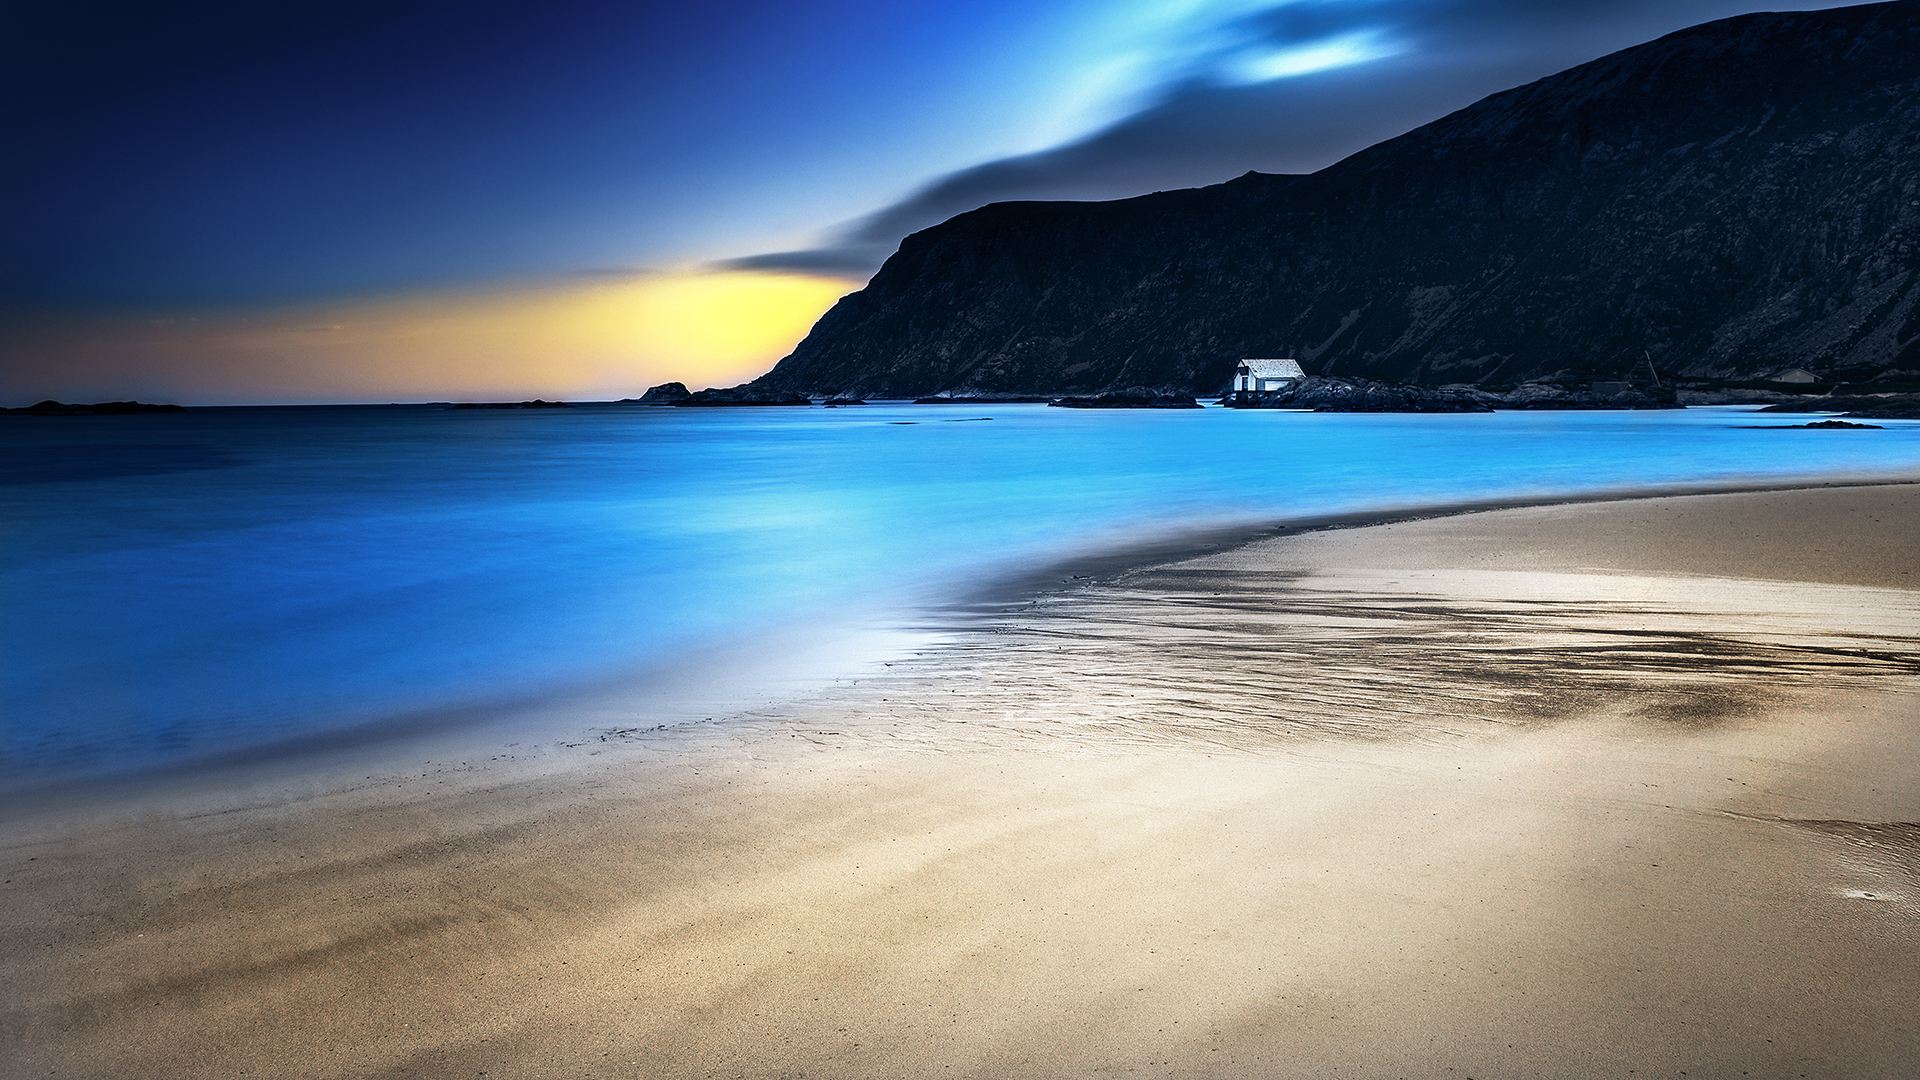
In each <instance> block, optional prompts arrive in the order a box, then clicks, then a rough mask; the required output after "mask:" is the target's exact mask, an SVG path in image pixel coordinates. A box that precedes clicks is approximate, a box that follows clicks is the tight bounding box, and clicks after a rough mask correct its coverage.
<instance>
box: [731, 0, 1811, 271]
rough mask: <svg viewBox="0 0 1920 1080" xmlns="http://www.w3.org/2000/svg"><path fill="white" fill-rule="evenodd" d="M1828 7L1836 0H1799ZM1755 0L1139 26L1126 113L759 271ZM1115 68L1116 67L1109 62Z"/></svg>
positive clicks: (1335, 144) (1172, 166)
mask: <svg viewBox="0 0 1920 1080" xmlns="http://www.w3.org/2000/svg"><path fill="white" fill-rule="evenodd" d="M1796 6H1804V7H1837V6H1842V3H1841V0H1827V2H1818V0H1816V2H1812V3H1803V4H1798V5H1796ZM1765 7H1766V5H1764V4H1757V3H1752V2H1750V0H1561V2H1558V3H1542V2H1540V0H1288V2H1283V3H1272V2H1271V0H1268V2H1265V3H1258V4H1244V3H1235V2H1232V0H1224V2H1221V3H1202V4H1197V5H1192V6H1189V7H1188V8H1186V9H1184V10H1182V11H1181V12H1179V13H1178V17H1177V18H1172V19H1169V20H1163V21H1162V22H1161V23H1158V24H1152V25H1148V24H1142V26H1141V27H1140V28H1139V34H1138V35H1136V37H1137V38H1142V39H1144V38H1149V37H1150V38H1151V39H1152V41H1153V42H1155V43H1157V44H1154V45H1153V46H1152V47H1151V48H1149V46H1147V45H1143V44H1140V43H1139V42H1138V41H1136V42H1135V44H1134V45H1132V46H1130V47H1131V48H1132V49H1133V51H1132V52H1129V53H1127V54H1126V55H1125V56H1124V57H1123V59H1124V61H1125V62H1124V63H1120V61H1116V64H1118V65H1119V68H1124V69H1125V70H1126V71H1127V72H1128V73H1129V75H1130V77H1132V78H1134V79H1136V80H1141V79H1144V80H1147V81H1146V82H1144V83H1141V84H1139V85H1140V86H1141V87H1142V88H1141V89H1139V90H1137V91H1136V93H1135V95H1134V101H1135V105H1134V107H1133V108H1132V109H1131V111H1129V112H1128V113H1127V114H1126V115H1124V116H1122V117H1121V118H1119V119H1118V120H1115V121H1113V122H1112V123H1110V124H1107V125H1106V126H1104V127H1103V128H1101V129H1099V130H1097V131H1095V132H1093V133H1092V134H1090V135H1086V136H1084V137H1081V138H1077V139H1074V140H1072V141H1069V142H1066V143H1064V144H1063V145H1059V146H1056V147H1054V148H1051V149H1048V150H1044V151H1041V152H1038V153H1033V154H1026V155H1022V156H1019V157H1011V158H1004V159H1001V160H998V161H991V162H987V163H985V164H982V165H977V166H974V167H972V168H969V169H963V170H961V171H959V172H955V173H950V174H948V175H946V176H943V177H940V178H939V179H937V180H935V181H933V182H932V183H930V184H928V185H927V186H925V187H924V188H922V189H921V190H919V191H917V192H915V193H913V194H911V195H909V196H907V197H906V198H904V199H901V200H900V201H898V202H896V203H894V204H892V205H890V206H887V207H884V208H882V209H880V210H878V211H876V212H874V213H873V214H871V215H869V216H867V217H865V218H862V219H860V220H857V221H854V222H851V223H849V224H847V225H845V226H842V227H841V228H839V229H837V230H834V231H832V232H831V233H830V234H829V236H828V238H827V240H826V242H824V243H822V244H820V245H819V246H817V247H813V248H808V249H805V250H800V251H786V252H775V253H771V254H764V255H755V256H750V257H747V258H744V259H737V260H733V261H732V262H731V263H729V265H732V266H739V267H750V268H756V269H791V270H799V271H804V272H822V271H830V272H833V273H838V274H850V275H865V274H871V273H872V272H873V271H874V270H876V269H878V268H879V266H880V264H881V263H882V262H883V261H885V259H886V258H887V256H888V255H890V254H892V252H893V251H894V250H895V249H896V248H897V247H898V245H899V242H900V239H901V238H902V237H904V236H906V235H907V234H909V233H912V232H914V231H917V230H919V229H924V228H927V227H929V226H932V225H935V224H938V223H939V222H941V221H944V220H946V219H947V218H949V217H952V216H953V215H955V214H959V213H963V212H965V211H967V210H971V209H974V208H975V207H978V206H981V205H984V204H986V203H990V202H1003V201H1009V200H1020V199H1113V198H1124V197H1127V196H1131V195H1139V194H1144V193H1146V192H1150V191H1156V190H1164V189H1169V188H1178V187H1191V186H1197V185H1202V184H1209V183H1217V182H1219V181H1222V180H1227V179H1231V178H1232V177H1234V176H1237V175H1239V174H1240V173H1243V172H1246V171H1248V170H1250V169H1251V170H1256V171H1260V172H1312V171H1315V170H1317V169H1320V168H1323V167H1325V166H1327V165H1330V164H1332V163H1333V162H1335V161H1338V160H1339V159H1341V158H1343V157H1345V156H1347V155H1348V154H1352V153H1354V152H1356V151H1359V150H1362V149H1364V148H1366V147H1367V146H1370V145H1372V144H1374V143H1376V142H1379V141H1381V140H1383V139H1387V138H1391V137H1393V136H1395V135H1398V134H1401V133H1403V132H1405V131H1409V130H1411V129H1413V128H1415V127H1418V126H1419V125H1421V124H1423V123H1426V122H1428V121H1431V120H1435V119H1438V118H1439V117H1441V116H1443V115H1445V114H1447V113H1449V112H1452V111H1453V110H1455V109H1459V108H1462V107H1465V106H1467V105H1469V104H1472V103H1473V102H1474V101H1476V100H1478V99H1479V98H1481V97H1484V96H1486V95H1488V94H1491V93H1495V92H1497V91H1500V90H1503V89H1506V88H1508V87H1511V86H1515V85H1519V84H1521V83H1524V82H1527V81H1529V80H1532V79H1536V78H1540V77H1543V76H1546V75H1550V74H1552V73H1553V72H1556V71H1559V70H1563V69H1565V68H1567V67H1571V66H1573V65H1575V64H1578V63H1582V62H1584V61H1586V60H1590V59H1593V58H1595V57H1598V56H1602V55H1605V54H1606V53H1609V52H1613V51H1616V50H1618V49H1622V48H1626V47H1628V46H1631V45H1634V44H1638V43H1639V42H1642V41H1646V40H1650V39H1652V38H1655V37H1658V36H1660V35H1661V34H1664V33H1669V32H1671V31H1674V30H1678V29H1681V28H1683V27H1685V26H1689V25H1693V24H1695V23H1699V22H1704V21H1708V20H1711V19H1715V18H1721V17H1726V16H1731V15H1737V14H1742V13H1745V12H1748V11H1755V10H1762V9H1764V8H1765ZM1116 70H1118V68H1116Z"/></svg>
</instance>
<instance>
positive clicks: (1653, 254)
mask: <svg viewBox="0 0 1920 1080" xmlns="http://www.w3.org/2000/svg"><path fill="white" fill-rule="evenodd" d="M1248 356H1294V357H1298V358H1299V359H1300V360H1301V362H1302V364H1303V365H1304V366H1305V367H1306V369H1307V371H1308V372H1309V373H1311V374H1316V375H1336V374H1337V375H1345V376H1355V377H1364V378H1370V379H1375V380H1389V381H1399V382H1411V383H1420V384H1427V385H1438V384H1443V383H1475V384H1480V385H1507V386H1511V385H1514V384H1518V383H1521V382H1524V381H1527V380H1532V379H1556V378H1557V379H1563V380H1578V379H1587V378H1613V377H1617V375H1618V374H1619V373H1620V372H1621V371H1623V370H1624V369H1626V368H1627V367H1628V366H1629V365H1632V364H1634V363H1637V362H1639V361H1640V360H1641V359H1642V358H1643V357H1650V358H1651V359H1652V360H1653V362H1654V364H1655V365H1656V366H1657V367H1658V369H1659V371H1660V372H1661V373H1662V374H1663V375H1675V374H1677V375H1683V376H1693V377H1697V378H1703V379H1705V378H1719V379H1754V378H1764V377H1765V376H1766V375H1768V374H1769V373H1771V372H1774V371H1777V370H1779V369H1781V368H1785V367H1790V366H1791V367H1803V368H1808V369H1810V370H1814V371H1817V372H1820V373H1821V375H1822V377H1823V378H1828V379H1858V378H1866V377H1871V376H1872V375H1873V374H1874V373H1876V372H1879V371H1882V370H1885V369H1888V368H1894V367H1903V368H1916V367H1920V0H1901V2H1897V3H1888V4H1877V5H1868V6H1863V7H1854V8H1841V9H1834V10H1829V11H1820V12H1804V13H1787V14H1760V15H1748V16H1742V17H1739V18H1734V19H1727V20H1723V21H1719V22H1714V23H1708V24H1705V25H1702V26H1698V27H1694V28H1692V29H1689V30H1685V31H1681V32H1680V33H1676V34H1672V35H1670V36H1668V37H1665V38H1661V39H1659V40H1658V41H1654V42H1650V43H1648V44H1645V45H1641V46H1637V47H1635V48H1632V49H1628V50H1625V51H1623V52H1620V53H1616V54H1614V55H1612V56H1608V57H1604V58H1602V59H1600V60H1596V61H1594V62H1592V63H1589V64H1585V65H1582V66H1580V67H1577V68H1573V69H1571V70H1569V71H1566V72H1562V73H1561V74H1559V75H1555V76H1552V77H1550V78H1547V79H1543V80H1541V81H1539V82H1536V83H1532V84H1530V85H1527V86H1523V87H1520V88H1518V89H1514V90H1510V91H1507V92H1505V93H1501V94H1496V95H1494V96H1492V97H1489V98H1487V99H1485V100H1483V101H1480V102H1479V103H1477V104H1475V105H1472V106H1470V107H1468V108H1466V109H1463V110H1461V111H1460V112H1457V113H1454V114H1452V115H1450V116H1447V117H1445V118H1443V119H1441V120H1438V121H1435V122H1434V123H1432V124H1429V125H1427V126H1425V127H1422V128H1419V129H1417V130H1415V131H1413V132H1410V133H1408V134H1406V135H1404V136H1401V137H1399V138H1397V139H1393V140H1390V141H1388V142H1385V143H1381V144H1379V145H1377V146H1374V147H1372V148H1369V149H1367V150H1365V151H1362V152H1361V153H1359V154H1356V155H1354V156H1352V157H1350V158H1347V159H1346V160H1344V161H1341V162H1339V163H1337V164H1335V165H1332V166H1330V167H1328V168H1326V169H1323V170H1321V171H1320V172H1317V173H1314V174H1312V175H1309V176H1273V175H1261V174H1255V173H1249V174H1247V175H1245V176H1242V177H1240V178H1239V179H1237V180H1233V181H1230V182H1228V183H1224V184H1219V185H1216V186H1213V187H1207V188H1200V189H1195V190H1187V191H1170V192H1161V193H1157V194H1153V195H1147V196H1143V197H1140V198H1136V199H1128V200H1123V201H1119V202H1110V203H1002V204H995V205H992V206H987V207H983V208H981V209H979V210H975V211H973V212H971V213H967V214H962V215H960V216H959V217H956V218H954V219H952V220H950V221H948V222H946V223H944V224H942V225H939V226H936V227H934V228H932V229H928V230H926V231H924V232H920V233H916V234H914V235H913V236H910V237H908V238H907V239H906V240H905V241H904V242H903V243H902V244H901V247H900V250H899V252H898V253H896V254H895V255H894V256H893V257H892V258H891V259H890V260H888V262H887V264H886V265H885V266H884V267H883V268H882V269H881V271H880V272H879V274H878V275H876V276H875V277H874V279H873V281H872V282H871V283H870V284H869V285H868V287H867V288H866V289H864V290H862V291H860V292H857V293H854V294H853V295H851V296H848V297H846V298H845V299H843V300H842V301H840V303H839V304H838V305H836V306H835V307H834V308H833V310H832V311H830V312H828V313H827V315H826V316H825V317H823V318H822V319H821V320H820V322H819V323H818V324H817V325H816V326H815V327H814V329H813V332H812V333H811V334H809V335H808V337H807V338H806V340H805V341H803V342H802V343H801V344H800V346H799V347H798V348H797V349H796V350H795V351H794V352H793V354H792V355H790V356H788V357H787V358H786V359H784V360H782V361H781V362H780V363H779V365H778V366H776V367H775V368H774V369H773V370H772V371H771V372H769V373H768V374H767V375H765V376H762V377H761V378H760V379H759V380H756V381H755V383H754V384H752V385H753V386H755V387H756V388H757V389H759V390H761V391H763V392H776V391H777V392H786V393H804V394H812V395H815V396H820V395H834V394H842V395H859V396H863V397H912V396H918V395H926V394H933V393H939V392H943V391H944V392H956V391H957V392H960V393H963V394H964V393H999V394H1017V393H1043V394H1044V393H1053V394H1060V393H1074V394H1091V393H1097V392H1099V391H1103V390H1117V389H1122V388H1128V387H1149V388H1154V389H1157V390H1163V391H1172V392H1184V393H1199V394H1212V393H1217V392H1219V391H1221V390H1223V389H1225V388H1226V386H1227V385H1228V382H1229V379H1230V373H1231V369H1232V367H1233V365H1234V364H1235V363H1236V362H1237V361H1238V360H1239V359H1240V358H1242V357H1248Z"/></svg>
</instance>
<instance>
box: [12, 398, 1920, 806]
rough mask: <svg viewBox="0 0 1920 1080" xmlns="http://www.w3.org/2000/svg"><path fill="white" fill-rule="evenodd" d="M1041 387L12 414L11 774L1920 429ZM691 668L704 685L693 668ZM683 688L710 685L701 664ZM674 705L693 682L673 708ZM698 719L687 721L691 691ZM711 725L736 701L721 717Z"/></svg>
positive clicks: (535, 698) (1794, 459) (1757, 463)
mask: <svg viewBox="0 0 1920 1080" xmlns="http://www.w3.org/2000/svg"><path fill="white" fill-rule="evenodd" d="M1807 419H1808V417H1805V416H1798V417H1783V416H1779V415H1773V414H1769V415H1758V414H1756V413H1755V412H1754V411H1753V410H1752V409H1751V408H1745V407H1711V408H1690V409H1685V410H1657V411H1645V412H1498V413H1492V414H1465V415H1417V414H1322V413H1306V412H1291V411H1252V410H1229V409H1221V408H1206V409H1198V410H1166V411H1161V410H1078V409H1065V408H1050V407H1048V406H1045V405H1027V404H1017V405H1000V404H995V405H982V404H950V405H911V404H905V403H896V404H887V403H877V404H869V405H858V406H847V407H841V408H823V407H820V406H815V407H811V408H797V407H789V408H731V409H684V408H656V407H642V406H634V405H622V404H600V405H593V404H583V405H577V406H575V407H572V408H565V409H452V408H449V407H447V406H444V405H392V406H314V407H306V406H281V407H257V408H241V407H236V408H195V409H189V410H186V411H185V412H181V413H171V414H151V415H132V416H100V417H91V416H74V417H30V416H13V417H0V710H3V712H0V792H5V791H16V792H17V791H25V790H37V789H39V788H40V787H43V786H45V785H49V784H59V783H63V782H68V781H73V782H79V781H88V782H100V781H101V780H102V779H103V778H105V779H107V780H109V781H110V780H111V778H113V777H115V776H120V775H131V774H150V773H152V772H153V771H155V770H163V771H164V770H192V769H193V768H195V767H196V765H197V764H199V763H205V762H209V761H217V760H227V759H229V758H230V757H231V756H232V755H234V754H236V753H255V754H260V755H265V756H272V755H273V754H276V753H280V754H286V755H297V754H299V753H301V752H303V748H309V747H312V746H316V745H322V744H329V745H330V744H334V743H340V742H354V741H356V740H359V741H366V742H369V743H377V742H378V741H379V740H381V739H385V738H392V737H396V736H397V735H399V734H404V733H406V732H408V731H410V730H414V729H416V728H418V729H425V728H428V727H434V726H436V725H437V726H438V727H439V728H442V729H446V728H451V729H455V730H458V729H460V728H461V727H462V726H463V725H481V724H490V725H495V726H496V727H499V726H502V725H504V727H505V729H506V730H511V727H512V724H513V722H514V716H515V715H516V712H517V711H527V712H528V713H529V715H531V711H532V710H534V709H535V707H536V706H543V707H547V711H546V713H545V715H548V716H551V713H552V710H551V708H550V706H551V704H552V703H553V702H555V701H560V700H565V699H566V698H567V696H568V695H571V694H584V693H587V692H589V691H591V692H592V693H594V694H598V695H601V699H602V700H604V699H605V695H606V694H607V693H608V692H609V688H620V687H626V688H628V689H629V690H631V691H632V693H631V694H630V696H629V698H628V699H627V700H630V701H631V702H632V705H631V708H630V713H631V716H630V719H631V720H632V722H633V723H634V724H644V723H646V722H648V721H649V720H651V719H653V717H652V716H651V715H650V713H649V708H650V706H649V704H648V703H649V702H650V701H655V700H659V701H665V700H666V699H665V698H658V699H656V698H654V697H649V695H648V694H647V692H646V691H647V689H648V688H649V687H650V686H653V685H655V684H658V685H666V684H668V683H671V684H672V685H674V686H675V687H677V688H678V691H677V693H678V695H679V696H678V697H676V698H674V701H675V702H676V704H674V705H672V706H671V708H670V709H669V707H668V706H666V705H661V706H659V708H660V709H661V710H664V711H670V712H672V713H673V716H675V717H680V716H684V715H692V714H694V713H705V714H714V715H718V713H716V708H715V707H709V706H703V704H702V703H701V702H700V701H699V700H698V698H699V695H700V693H701V692H702V688H705V690H706V691H708V692H710V693H711V694H712V695H713V696H714V698H715V700H719V699H721V698H724V697H725V695H726V693H727V692H728V690H729V687H730V686H732V685H733V684H735V683H743V682H748V681H751V680H752V679H753V678H754V677H755V676H756V675H757V674H758V673H761V672H765V671H769V670H774V669H777V668H779V667H780V666H781V665H782V664H783V663H787V664H789V666H792V665H794V664H798V665H799V666H800V667H801V668H803V669H806V670H807V671H811V672H813V673H814V674H815V675H817V676H818V677H821V678H825V677H828V676H830V675H832V674H833V673H834V670H835V669H836V668H838V667H844V666H850V665H858V664H863V663H871V662H873V661H874V660H876V659H877V658H878V655H877V654H878V653H879V652H882V651H884V650H885V649H887V648H893V647H897V644H898V638H896V637H889V636H888V634H887V633H882V632H878V631H879V630H882V629H886V628H892V629H896V630H897V629H900V628H904V627H912V626H916V625H921V624H922V623H924V621H925V619H924V615H925V613H926V612H928V611H932V610H936V609H939V608H940V606H941V605H943V604H950V603H952V602H954V601H955V599H956V598H958V597H960V596H962V595H965V594H972V593H977V592H978V591H979V590H982V589H988V588H991V587H992V586H993V585H994V583H996V582H1006V581H1013V580H1019V579H1021V578H1022V576H1023V575H1031V574H1033V573H1036V572H1040V571H1044V570H1045V569H1046V568H1048V567H1053V566H1058V565H1064V564H1065V563H1067V562H1069V561H1070V560H1072V559H1074V558H1081V557H1087V556H1091V555H1097V554H1098V553H1100V552H1102V551H1110V550H1120V549H1126V548H1128V547H1129V546H1131V545H1139V544H1142V543H1145V542H1149V541H1151V542H1157V543H1162V544H1166V545H1171V546H1172V547H1177V546H1178V544H1179V543H1180V542H1181V539H1182V538H1183V537H1198V536H1201V535H1215V536H1217V535H1222V534H1227V533H1231V532H1232V531H1233V530H1236V529H1245V530H1257V529H1259V528H1263V527H1267V526H1270V525H1275V524H1282V523H1288V522H1296V521H1308V520H1315V519H1324V518H1329V517H1337V516H1341V515H1356V514H1358V515H1365V514H1369V513H1385V512H1396V511H1404V510H1411V509H1418V508H1431V507H1444V506H1452V505H1461V504H1475V503H1485V502H1503V501H1528V500H1551V499H1556V498H1563V497H1585V496H1595V495H1605V494H1609V493H1641V492H1659V491H1686V490H1698V489H1703V488H1718V487H1736V486H1764V485H1788V484H1800V483H1824V482H1835V483H1838V482H1852V481H1862V480H1873V479H1893V478H1899V479H1909V478H1913V477H1914V476H1915V475H1916V472H1920V423H1915V422H1901V421H1883V422H1881V423H1883V424H1884V425H1885V427H1884V429H1882V430H1871V431H1835V430H1825V431H1822V430H1780V428H1781V427H1782V426H1784V425H1788V424H1796V423H1805V422H1806V421H1807ZM689 688H691V689H689ZM689 694H692V695H693V697H692V699H689V698H688V695H689ZM689 700H691V702H692V703H691V704H689ZM707 718H708V717H707V716H702V719H707ZM719 719H720V721H721V722H724V719H725V718H724V716H720V717H719Z"/></svg>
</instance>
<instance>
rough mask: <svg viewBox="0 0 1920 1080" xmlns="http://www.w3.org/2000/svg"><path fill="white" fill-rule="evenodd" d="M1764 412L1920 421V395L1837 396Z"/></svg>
mask: <svg viewBox="0 0 1920 1080" xmlns="http://www.w3.org/2000/svg"><path fill="white" fill-rule="evenodd" d="M1760 411H1761V412H1763V413H1809V412H1837V413H1840V414H1842V415H1845V416H1849V417H1852V418H1854V419H1856V420H1920V394H1888V395H1885V396H1874V395H1865V394H1853V395H1837V396H1831V397H1822V398H1809V399H1804V400H1801V401H1796V402H1792V403H1786V402H1783V403H1781V404H1778V405H1769V406H1767V407H1766V408H1764V409H1761V410H1760Z"/></svg>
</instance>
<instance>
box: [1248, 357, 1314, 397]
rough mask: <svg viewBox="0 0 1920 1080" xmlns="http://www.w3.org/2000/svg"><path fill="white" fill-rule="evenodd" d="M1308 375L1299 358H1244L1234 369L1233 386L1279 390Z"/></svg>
mask: <svg viewBox="0 0 1920 1080" xmlns="http://www.w3.org/2000/svg"><path fill="white" fill-rule="evenodd" d="M1306 377H1307V373H1306V372H1304V371H1301V370H1300V361H1298V360H1242V361H1240V366H1239V367H1237V368H1235V369H1233V388H1234V389H1235V390H1236V391H1238V390H1279V389H1281V388H1282V387H1284V386H1286V385H1287V384H1288V383H1297V382H1299V381H1300V380H1302V379H1304V378H1306Z"/></svg>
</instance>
